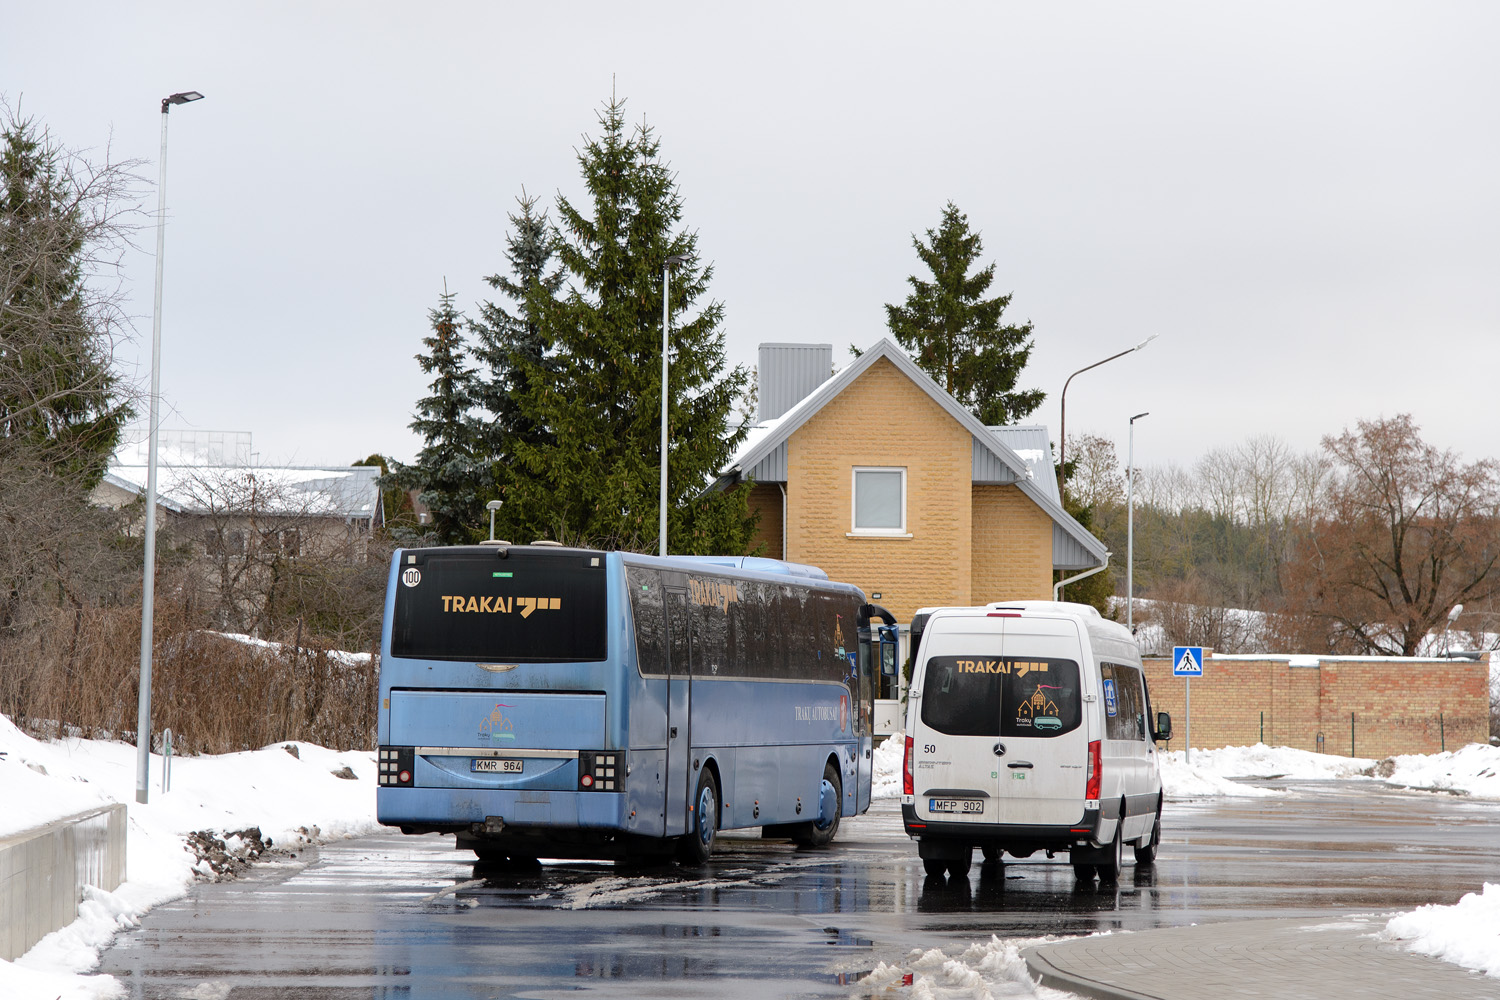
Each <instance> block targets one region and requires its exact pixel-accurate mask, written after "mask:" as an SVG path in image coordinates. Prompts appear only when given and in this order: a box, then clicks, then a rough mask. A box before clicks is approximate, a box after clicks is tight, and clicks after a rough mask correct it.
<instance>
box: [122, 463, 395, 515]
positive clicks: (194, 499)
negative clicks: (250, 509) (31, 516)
mask: <svg viewBox="0 0 1500 1000" xmlns="http://www.w3.org/2000/svg"><path fill="white" fill-rule="evenodd" d="M379 475H380V469H379V467H377V466H372V465H352V466H347V467H328V466H324V467H319V468H288V467H286V466H268V467H264V468H256V467H247V466H240V465H168V466H161V465H158V466H157V469H156V499H157V503H158V504H160V505H161V506H163V507H165V508H167V509H168V510H172V511H177V512H180V513H204V512H206V511H208V510H210V509H213V508H218V509H220V510H228V511H231V512H232V511H234V510H235V509H236V508H237V507H242V506H243V501H242V500H241V499H240V498H241V497H243V496H246V495H247V493H248V491H249V490H250V489H251V488H252V487H255V488H256V489H257V493H258V498H259V499H258V502H259V503H262V504H263V505H264V506H263V508H262V509H263V510H265V511H266V512H267V513H271V514H288V515H290V514H303V515H306V514H311V515H314V516H320V517H341V518H372V519H373V518H375V517H376V516H378V514H379V511H380V487H379V485H378V484H377V482H376V479H377V477H379ZM104 478H105V481H106V482H108V483H109V484H110V485H112V486H115V487H118V488H119V489H122V490H126V491H128V492H130V493H135V494H137V495H144V494H145V492H146V466H144V465H110V467H109V469H108V471H107V472H106V474H105V477H104ZM221 505H222V506H221Z"/></svg>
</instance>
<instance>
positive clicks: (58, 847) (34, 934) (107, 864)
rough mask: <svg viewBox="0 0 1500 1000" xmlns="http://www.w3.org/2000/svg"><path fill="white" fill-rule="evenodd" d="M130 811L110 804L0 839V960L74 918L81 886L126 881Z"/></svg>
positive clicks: (104, 886) (106, 885) (110, 886)
mask: <svg viewBox="0 0 1500 1000" xmlns="http://www.w3.org/2000/svg"><path fill="white" fill-rule="evenodd" d="M128 825H129V812H128V810H127V809H126V807H125V805H124V804H123V803H119V802H116V803H113V804H111V805H107V806H101V807H99V808H98V809H92V810H89V811H88V812H82V813H78V814H76V815H73V816H67V817H64V818H63V819H59V820H55V821H54V822H51V823H48V824H47V825H46V826H43V827H38V828H36V829H34V830H23V831H22V832H20V833H16V834H12V835H10V836H9V837H4V838H0V959H4V960H6V961H14V960H15V959H17V958H20V957H21V956H22V955H24V954H26V952H27V951H29V950H30V948H31V946H32V945H34V944H36V943H37V942H38V941H40V940H41V939H42V938H44V937H46V936H47V935H48V934H51V933H52V932H53V931H55V930H57V929H58V928H60V927H66V926H67V925H68V924H70V923H72V922H73V921H74V920H76V919H77V918H78V904H79V902H80V901H81V899H82V894H83V887H84V886H86V885H92V886H95V887H97V888H100V889H104V890H106V891H113V890H114V889H116V888H118V887H119V885H120V883H121V882H123V881H125V831H126V828H127V826H128Z"/></svg>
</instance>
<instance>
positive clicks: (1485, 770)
mask: <svg viewBox="0 0 1500 1000" xmlns="http://www.w3.org/2000/svg"><path fill="white" fill-rule="evenodd" d="M1378 767H1379V770H1378V771H1377V773H1379V774H1382V775H1386V771H1387V770H1389V772H1390V773H1389V775H1386V781H1388V782H1390V783H1391V784H1393V785H1402V786H1404V787H1407V788H1423V789H1437V790H1441V791H1445V792H1461V793H1463V794H1465V795H1471V796H1473V797H1474V798H1478V799H1500V747H1495V746H1485V745H1484V744H1482V743H1470V744H1469V745H1468V746H1466V747H1463V748H1462V749H1459V750H1450V751H1448V752H1447V753H1435V754H1407V755H1403V756H1400V757H1392V758H1390V759H1389V760H1387V761H1381V763H1380V765H1378Z"/></svg>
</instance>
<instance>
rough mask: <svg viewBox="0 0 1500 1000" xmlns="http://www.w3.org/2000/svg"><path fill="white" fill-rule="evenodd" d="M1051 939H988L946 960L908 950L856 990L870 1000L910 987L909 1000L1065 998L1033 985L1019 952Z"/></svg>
mask: <svg viewBox="0 0 1500 1000" xmlns="http://www.w3.org/2000/svg"><path fill="white" fill-rule="evenodd" d="M1055 940H1057V939H1056V938H1051V937H1046V938H1028V939H1019V938H1009V939H1001V938H998V937H996V936H994V935H993V934H992V935H990V939H989V940H988V941H976V942H974V943H973V944H971V945H969V946H968V947H966V948H964V950H963V951H961V952H959V953H958V954H957V955H954V956H951V957H950V956H949V955H948V954H947V952H945V951H943V950H942V949H941V948H932V949H929V950H927V951H922V950H921V949H915V950H913V951H912V952H911V953H910V954H909V955H908V956H907V957H906V958H905V959H903V960H902V961H899V962H895V963H894V964H888V963H886V962H881V963H880V964H878V965H876V966H875V968H874V969H873V970H872V971H871V972H870V974H869V975H868V976H866V977H865V978H863V979H861V980H860V981H859V985H860V986H861V987H864V988H865V989H866V990H868V992H869V994H870V995H871V996H877V995H878V996H885V995H887V994H888V993H889V994H890V995H896V994H895V990H896V989H897V988H899V987H902V986H909V987H910V988H911V992H910V993H908V994H905V995H906V996H909V997H911V998H912V1000H959V998H965V1000H967V998H973V1000H988V998H991V997H1038V998H1042V1000H1050V998H1062V997H1070V996H1071V994H1068V993H1063V992H1060V991H1058V990H1054V989H1049V988H1048V987H1046V986H1038V985H1037V984H1036V983H1033V982H1032V981H1031V976H1030V974H1029V973H1028V972H1027V971H1026V960H1025V959H1023V958H1022V957H1021V952H1022V950H1024V949H1026V948H1030V947H1031V946H1032V945H1037V944H1044V943H1046V942H1048V941H1055Z"/></svg>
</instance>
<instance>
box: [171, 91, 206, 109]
mask: <svg viewBox="0 0 1500 1000" xmlns="http://www.w3.org/2000/svg"><path fill="white" fill-rule="evenodd" d="M201 100H203V95H202V94H200V93H198V92H197V91H196V90H184V91H183V92H182V93H180V94H173V95H172V96H171V97H163V98H162V99H161V113H162V114H166V113H167V112H168V111H170V110H172V105H174V104H189V103H191V102H193V101H201Z"/></svg>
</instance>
